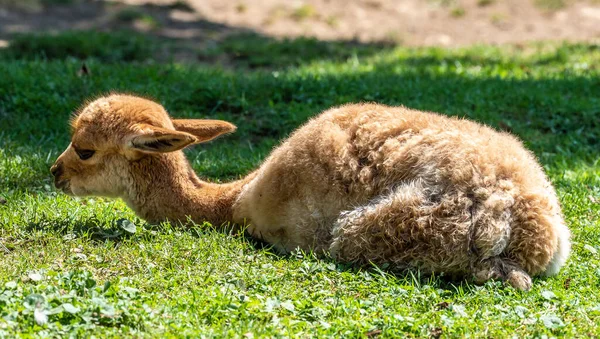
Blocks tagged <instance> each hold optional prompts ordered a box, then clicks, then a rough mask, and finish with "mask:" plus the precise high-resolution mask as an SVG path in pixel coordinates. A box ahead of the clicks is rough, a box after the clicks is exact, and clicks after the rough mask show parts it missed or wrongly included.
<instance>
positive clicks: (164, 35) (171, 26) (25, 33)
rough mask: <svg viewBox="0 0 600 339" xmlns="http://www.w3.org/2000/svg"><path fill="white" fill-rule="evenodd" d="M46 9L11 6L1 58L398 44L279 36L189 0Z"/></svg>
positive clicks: (271, 54) (373, 49)
mask: <svg viewBox="0 0 600 339" xmlns="http://www.w3.org/2000/svg"><path fill="white" fill-rule="evenodd" d="M41 8H42V9H43V10H41V11H38V12H35V11H33V12H31V11H30V12H27V11H18V10H15V9H14V8H13V9H12V10H11V9H10V8H9V9H8V13H11V14H12V15H5V18H4V17H3V18H2V20H0V39H7V40H8V42H9V45H8V47H7V48H4V49H2V48H0V58H5V59H65V58H77V59H82V60H83V59H88V58H95V59H99V60H102V61H108V62H119V61H124V62H129V61H146V60H159V61H169V60H178V61H185V62H192V63H196V62H201V63H210V64H215V63H218V64H221V65H223V66H226V67H246V68H265V67H267V68H272V67H287V66H297V65H300V64H303V63H306V62H310V61H313V60H336V61H338V60H345V59H348V58H350V57H356V56H359V57H362V56H367V55H372V54H374V53H377V52H379V51H382V50H385V49H389V48H390V47H392V46H391V44H389V43H386V42H380V43H359V42H358V41H354V40H352V41H330V42H325V41H319V40H317V39H314V38H297V39H275V38H272V37H267V36H264V35H261V34H259V33H257V32H254V31H251V30H249V29H245V28H241V27H233V26H228V25H224V24H220V23H215V22H211V21H207V20H204V19H201V17H200V15H198V14H197V13H193V9H192V8H190V7H189V6H186V5H185V2H176V3H174V4H170V5H157V4H143V5H125V4H121V3H117V2H106V1H83V0H82V1H72V2H70V3H69V2H68V3H65V4H52V5H45V6H41ZM182 13H188V15H186V14H183V15H182ZM73 28H77V29H78V30H73Z"/></svg>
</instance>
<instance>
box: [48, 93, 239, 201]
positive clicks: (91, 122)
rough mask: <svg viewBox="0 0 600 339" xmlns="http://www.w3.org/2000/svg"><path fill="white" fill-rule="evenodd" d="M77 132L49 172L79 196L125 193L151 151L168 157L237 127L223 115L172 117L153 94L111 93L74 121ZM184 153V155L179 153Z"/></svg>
mask: <svg viewBox="0 0 600 339" xmlns="http://www.w3.org/2000/svg"><path fill="white" fill-rule="evenodd" d="M71 126H72V130H73V135H72V138H71V143H70V144H69V146H68V147H67V149H66V150H65V151H64V152H63V153H62V154H61V155H60V156H59V157H58V159H57V160H56V162H55V163H54V165H53V166H52V168H51V169H50V172H51V173H52V175H53V176H54V184H55V186H56V187H57V188H59V189H61V190H62V191H64V192H65V193H67V194H72V195H76V196H85V195H101V196H112V197H118V196H122V195H123V194H124V193H125V192H124V190H126V189H127V187H128V186H130V185H136V182H135V180H134V178H133V176H134V175H135V174H136V173H135V172H139V171H144V170H145V171H152V170H153V169H152V168H143V167H142V168H140V164H142V163H143V164H148V163H152V162H147V161H142V160H147V159H148V157H155V158H159V157H167V156H168V154H167V153H171V152H181V151H180V150H181V149H183V148H184V147H186V146H189V145H193V144H196V143H201V142H205V141H208V140H211V139H213V138H215V137H217V136H219V135H221V134H224V133H229V132H233V131H234V130H235V126H234V125H232V124H230V123H228V122H225V121H219V120H190V119H171V118H170V117H169V114H168V113H167V112H166V111H165V109H164V108H163V107H162V106H161V105H159V104H157V103H155V102H153V101H151V100H148V99H144V98H140V97H136V96H130V95H120V94H112V95H109V96H106V97H101V98H99V99H96V100H94V101H92V102H90V103H89V104H87V105H86V106H84V107H83V108H82V109H81V110H80V111H79V113H78V114H76V115H75V116H74V118H73V120H72V121H71ZM179 158H182V157H179Z"/></svg>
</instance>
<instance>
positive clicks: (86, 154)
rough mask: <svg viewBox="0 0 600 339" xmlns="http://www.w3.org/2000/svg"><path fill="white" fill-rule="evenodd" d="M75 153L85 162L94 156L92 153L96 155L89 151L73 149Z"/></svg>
mask: <svg viewBox="0 0 600 339" xmlns="http://www.w3.org/2000/svg"><path fill="white" fill-rule="evenodd" d="M75 153H77V155H78V156H79V159H81V160H87V159H89V158H91V157H92V156H93V155H94V153H96V151H94V150H91V149H75Z"/></svg>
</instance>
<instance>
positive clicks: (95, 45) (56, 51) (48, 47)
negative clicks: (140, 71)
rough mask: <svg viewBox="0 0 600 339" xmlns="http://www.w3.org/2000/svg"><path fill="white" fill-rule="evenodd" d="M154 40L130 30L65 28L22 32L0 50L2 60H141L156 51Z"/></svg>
mask: <svg viewBox="0 0 600 339" xmlns="http://www.w3.org/2000/svg"><path fill="white" fill-rule="evenodd" d="M157 43H158V42H157V41H156V40H155V39H152V38H149V37H147V36H145V35H142V34H139V33H135V32H130V31H118V32H112V33H107V32H98V31H65V32H60V33H54V34H49V33H43V34H35V33H22V34H17V35H15V36H14V37H13V38H12V39H11V41H10V45H9V46H8V47H7V48H5V49H4V50H0V57H1V58H5V59H17V60H23V59H25V60H27V59H29V60H32V59H33V60H35V59H65V58H68V57H71V58H77V59H88V58H94V59H97V60H100V61H104V62H116V61H124V62H129V61H144V60H147V59H151V58H152V54H153V53H154V52H155V51H156V44H157Z"/></svg>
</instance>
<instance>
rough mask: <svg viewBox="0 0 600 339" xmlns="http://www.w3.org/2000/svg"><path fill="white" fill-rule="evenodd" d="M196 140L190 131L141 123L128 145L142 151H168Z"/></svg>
mask: <svg viewBox="0 0 600 339" xmlns="http://www.w3.org/2000/svg"><path fill="white" fill-rule="evenodd" d="M196 142H198V140H197V139H196V137H194V136H193V135H191V134H189V133H185V132H180V131H175V130H171V129H166V128H161V127H155V126H151V125H146V124H139V125H136V126H135V132H134V133H133V135H132V136H131V137H130V138H129V140H128V141H127V142H126V147H128V148H130V149H135V150H138V151H142V152H149V153H166V152H173V151H177V150H180V149H182V148H184V147H186V146H188V145H190V144H194V143H196Z"/></svg>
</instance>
